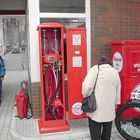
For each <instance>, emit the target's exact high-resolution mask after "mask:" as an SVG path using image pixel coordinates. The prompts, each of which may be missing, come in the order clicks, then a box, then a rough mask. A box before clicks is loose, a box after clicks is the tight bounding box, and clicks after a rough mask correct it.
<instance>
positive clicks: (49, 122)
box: [38, 23, 70, 134]
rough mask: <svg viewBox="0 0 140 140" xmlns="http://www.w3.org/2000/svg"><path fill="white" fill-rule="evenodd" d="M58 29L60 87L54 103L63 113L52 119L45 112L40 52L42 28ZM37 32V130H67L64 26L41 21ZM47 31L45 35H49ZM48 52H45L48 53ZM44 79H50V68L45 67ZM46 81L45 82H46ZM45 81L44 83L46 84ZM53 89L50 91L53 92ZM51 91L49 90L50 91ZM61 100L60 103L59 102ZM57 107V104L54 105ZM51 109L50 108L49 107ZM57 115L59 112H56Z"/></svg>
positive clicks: (53, 84)
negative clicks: (38, 67)
mask: <svg viewBox="0 0 140 140" xmlns="http://www.w3.org/2000/svg"><path fill="white" fill-rule="evenodd" d="M56 28H57V29H59V32H60V34H59V35H60V40H59V41H60V48H61V50H60V55H61V64H62V67H61V79H62V80H61V84H60V89H59V91H58V93H59V96H58V100H55V103H56V104H57V105H58V106H59V105H61V109H60V113H61V115H63V116H62V117H58V119H57V120H55V119H53V118H52V117H51V115H50V114H49V113H47V114H46V103H45V101H44V98H45V97H44V81H43V67H44V63H45V61H44V60H43V52H42V47H43V44H42V30H43V29H46V30H47V31H50V33H51V30H54V29H56ZM38 33H39V54H40V87H41V118H40V119H39V120H38V126H39V132H40V133H41V134H42V133H50V132H59V131H68V130H69V129H70V127H69V125H68V124H67V122H66V111H65V95H64V50H63V44H64V43H63V39H64V26H63V25H62V24H58V23H43V24H40V25H39V26H38ZM50 33H48V34H47V35H48V36H49V34H50ZM49 53H50V52H47V54H49ZM46 72H47V73H46V77H45V79H46V80H49V78H50V79H52V72H51V69H49V68H47V69H46ZM46 83H47V82H46ZM46 83H45V84H46ZM46 87H47V89H46V92H47V93H48V90H49V88H48V85H47V84H46ZM54 88H55V83H54V80H52V90H54ZM53 92H54V91H52V93H53ZM50 93H51V92H50ZM52 96H54V95H53V94H52V95H47V98H48V99H51V98H52ZM60 100H61V103H60ZM53 104H54V103H53ZM56 107H57V106H56ZM51 109H52V108H51ZM57 115H59V114H57Z"/></svg>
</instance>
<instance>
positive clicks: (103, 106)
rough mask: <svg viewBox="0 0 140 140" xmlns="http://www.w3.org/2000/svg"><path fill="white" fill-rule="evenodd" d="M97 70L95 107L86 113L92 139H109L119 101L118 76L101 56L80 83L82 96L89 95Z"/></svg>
mask: <svg viewBox="0 0 140 140" xmlns="http://www.w3.org/2000/svg"><path fill="white" fill-rule="evenodd" d="M98 70H99V74H98V78H97V83H96V87H95V97H96V102H97V109H96V111H95V112H93V113H87V116H88V120H89V129H90V135H91V138H92V140H100V139H101V140H110V137H111V128H112V121H113V120H114V118H115V107H116V104H119V103H120V87H121V86H120V78H119V75H118V72H117V71H116V70H115V69H114V68H113V67H112V66H111V65H110V64H109V61H108V60H107V59H106V58H105V57H104V56H101V57H100V59H99V69H98V66H97V65H95V66H93V67H92V68H91V69H90V70H89V72H88V74H87V75H86V77H85V79H84V82H83V83H82V94H83V97H84V98H85V97H87V96H89V95H90V93H91V91H92V89H93V86H94V83H95V80H96V77H97V73H98Z"/></svg>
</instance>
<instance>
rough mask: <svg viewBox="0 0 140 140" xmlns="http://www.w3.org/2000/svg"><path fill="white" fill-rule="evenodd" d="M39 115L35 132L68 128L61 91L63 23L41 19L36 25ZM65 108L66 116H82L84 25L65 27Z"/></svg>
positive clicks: (84, 69) (84, 63)
mask: <svg viewBox="0 0 140 140" xmlns="http://www.w3.org/2000/svg"><path fill="white" fill-rule="evenodd" d="M38 33H39V52H40V85H41V105H42V111H41V112H42V116H41V119H39V121H38V126H39V132H40V133H49V132H59V131H67V130H69V129H70V127H69V125H68V124H67V122H66V111H65V106H66V104H65V96H66V94H65V92H64V65H65V64H64V42H63V40H64V27H63V25H62V24H58V23H42V24H40V25H39V27H38ZM66 42H67V43H66V46H67V75H68V97H67V98H68V112H69V118H70V119H79V118H84V117H86V114H85V113H83V111H82V110H81V105H82V104H81V102H82V100H83V97H82V92H81V90H82V82H83V80H84V77H85V75H86V73H87V51H86V29H85V28H67V29H66Z"/></svg>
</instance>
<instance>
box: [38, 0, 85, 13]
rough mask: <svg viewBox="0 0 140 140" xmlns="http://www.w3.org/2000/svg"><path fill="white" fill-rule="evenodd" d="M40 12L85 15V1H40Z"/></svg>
mask: <svg viewBox="0 0 140 140" xmlns="http://www.w3.org/2000/svg"><path fill="white" fill-rule="evenodd" d="M39 2H40V12H49V13H85V0H40V1H39Z"/></svg>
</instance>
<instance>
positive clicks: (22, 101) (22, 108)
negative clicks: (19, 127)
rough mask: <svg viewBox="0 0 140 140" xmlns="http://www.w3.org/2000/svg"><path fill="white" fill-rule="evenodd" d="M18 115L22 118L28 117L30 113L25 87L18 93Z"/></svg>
mask: <svg viewBox="0 0 140 140" xmlns="http://www.w3.org/2000/svg"><path fill="white" fill-rule="evenodd" d="M16 106H17V117H19V118H20V119H23V118H27V113H28V96H27V95H25V94H24V89H23V88H21V91H20V93H19V94H18V95H16Z"/></svg>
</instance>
